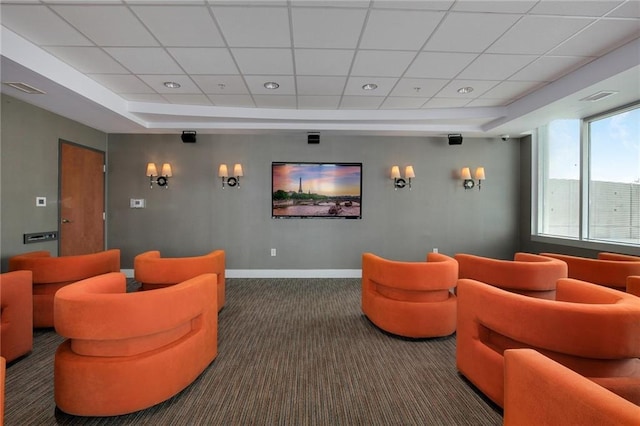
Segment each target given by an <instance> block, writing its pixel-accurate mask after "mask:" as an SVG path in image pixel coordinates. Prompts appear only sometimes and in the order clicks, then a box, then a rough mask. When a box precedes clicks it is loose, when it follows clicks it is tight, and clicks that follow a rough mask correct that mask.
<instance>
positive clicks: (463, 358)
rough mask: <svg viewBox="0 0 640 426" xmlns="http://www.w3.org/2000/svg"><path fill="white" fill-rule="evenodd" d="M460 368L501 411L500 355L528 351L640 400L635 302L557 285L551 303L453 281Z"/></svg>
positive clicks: (639, 311)
mask: <svg viewBox="0 0 640 426" xmlns="http://www.w3.org/2000/svg"><path fill="white" fill-rule="evenodd" d="M456 345H457V347H456V363H457V366H458V370H459V371H460V372H461V373H462V374H463V375H464V376H466V377H467V379H469V380H470V381H471V382H472V383H473V384H474V385H475V386H476V387H478V388H479V389H480V390H481V391H482V392H483V393H484V394H485V395H487V396H488V397H489V398H490V399H491V400H493V401H494V402H495V403H496V404H498V405H500V406H503V392H504V375H503V371H504V357H503V355H504V351H505V350H507V349H516V348H532V349H536V350H537V351H539V352H541V353H542V354H544V355H546V356H548V357H549V358H552V359H554V360H555V361H557V362H559V363H561V364H563V365H565V366H566V367H568V368H570V369H572V370H574V371H576V372H578V373H579V374H581V375H583V376H585V377H588V378H590V379H591V380H593V381H594V382H596V383H599V384H600V385H602V386H604V387H606V388H608V389H609V390H611V391H613V392H614V393H617V394H618V395H620V396H622V397H624V398H625V399H628V400H630V401H632V402H634V403H640V359H638V357H640V299H639V298H637V297H635V296H632V295H630V294H626V293H622V292H619V291H616V290H612V289H609V288H606V287H603V286H599V285H596V284H591V283H587V282H584V281H578V280H574V279H570V278H563V279H560V280H558V283H557V286H556V300H547V299H539V298H535V297H529V296H524V295H521V294H517V293H512V292H508V291H505V290H502V289H500V288H497V287H494V286H491V285H488V284H484V283H481V282H479V281H474V280H469V279H460V280H458V331H457V340H456Z"/></svg>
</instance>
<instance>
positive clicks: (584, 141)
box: [530, 101, 640, 255]
mask: <svg viewBox="0 0 640 426" xmlns="http://www.w3.org/2000/svg"><path fill="white" fill-rule="evenodd" d="M634 109H640V101H636V102H633V103H630V104H627V105H624V106H621V107H618V108H614V109H610V110H607V111H604V112H601V113H597V114H593V115H590V116H588V117H585V118H581V119H579V120H580V136H579V137H580V154H579V158H580V177H579V179H580V185H579V187H580V195H579V197H580V198H579V218H578V220H579V225H578V237H577V238H571V237H560V236H551V235H546V234H540V230H541V229H542V225H543V223H542V221H543V218H542V214H541V212H540V208H541V200H542V199H543V196H544V194H543V183H542V182H541V177H542V175H544V174H546V173H547V168H546V167H545V165H544V164H543V161H544V159H543V157H542V155H543V154H545V152H544V151H546V149H547V145H546V141H542V140H541V133H542V132H541V131H540V130H539V129H536V131H535V132H532V135H531V141H532V143H531V207H532V208H531V228H530V238H531V241H534V242H540V243H547V244H554V245H564V246H569V247H576V248H582V249H589V250H595V251H611V252H621V253H629V254H636V255H637V251H638V250H639V249H640V243H638V244H634V243H623V242H605V241H600V240H592V239H589V238H588V236H589V183H590V182H591V176H590V170H591V163H590V155H589V151H590V137H591V135H590V132H589V131H590V123H591V122H593V121H597V120H602V119H605V118H609V117H613V116H615V115H619V114H622V113H624V112H626V111H631V110H634ZM546 126H547V124H545V126H543V127H542V128H546Z"/></svg>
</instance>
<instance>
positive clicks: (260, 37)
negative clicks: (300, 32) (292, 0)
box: [213, 7, 291, 47]
mask: <svg viewBox="0 0 640 426" xmlns="http://www.w3.org/2000/svg"><path fill="white" fill-rule="evenodd" d="M213 12H214V15H215V17H216V19H217V21H218V24H219V25H220V28H221V30H222V34H223V35H224V37H225V39H226V40H227V43H228V45H229V46H231V47H290V46H291V35H290V32H289V13H288V11H287V9H286V8H284V7H251V8H246V7H245V8H243V7H214V8H213Z"/></svg>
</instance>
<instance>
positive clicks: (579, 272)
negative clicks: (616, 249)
mask: <svg viewBox="0 0 640 426" xmlns="http://www.w3.org/2000/svg"><path fill="white" fill-rule="evenodd" d="M540 255H541V256H547V257H549V258H554V259H559V260H562V261H563V262H565V263H566V264H567V266H568V274H569V275H568V276H569V278H575V279H577V280H582V281H588V282H591V283H594V284H600V285H603V286H606V287H612V288H615V289H617V290H621V291H625V289H626V285H627V277H628V276H630V275H640V261H634V260H633V256H626V255H618V254H614V253H601V254H600V255H599V256H600V258H599V259H593V258H587V257H579V256H570V255H566V254H558V253H540Z"/></svg>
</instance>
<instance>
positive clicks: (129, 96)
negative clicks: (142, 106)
mask: <svg viewBox="0 0 640 426" xmlns="http://www.w3.org/2000/svg"><path fill="white" fill-rule="evenodd" d="M120 96H122V97H123V98H124V99H126V100H128V101H131V102H153V103H160V104H166V103H168V102H167V100H166V99H165V98H163V97H162V96H161V95H158V94H156V93H120Z"/></svg>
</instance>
